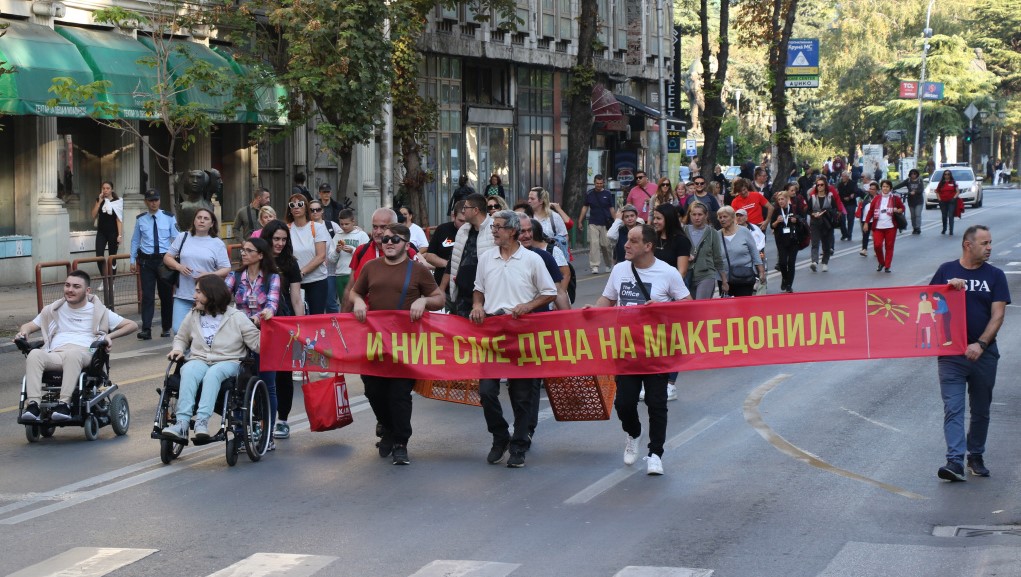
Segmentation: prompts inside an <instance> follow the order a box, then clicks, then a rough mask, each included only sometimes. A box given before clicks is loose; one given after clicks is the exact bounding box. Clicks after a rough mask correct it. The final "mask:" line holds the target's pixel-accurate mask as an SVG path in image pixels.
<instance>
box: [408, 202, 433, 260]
mask: <svg viewBox="0 0 1021 577" xmlns="http://www.w3.org/2000/svg"><path fill="white" fill-rule="evenodd" d="M401 216H403V217H404V226H406V227H408V230H410V231H411V239H410V240H411V242H412V244H414V245H415V248H417V249H418V252H419V253H423V252H425V251H427V250H429V239H428V238H427V237H426V236H425V231H424V230H422V227H420V226H418V225H417V224H415V223H414V220H415V213H413V212H411V210H410V209H409V208H408V207H406V206H402V207H401Z"/></svg>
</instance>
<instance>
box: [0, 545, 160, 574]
mask: <svg viewBox="0 0 1021 577" xmlns="http://www.w3.org/2000/svg"><path fill="white" fill-rule="evenodd" d="M158 550H159V549H119V548H114V547H75V548H74V549H68V550H67V551H64V552H63V553H61V554H60V555H57V556H55V557H50V558H49V559H47V560H45V561H42V562H40V563H36V564H35V565H32V566H31V567H26V568H24V569H22V570H21V571H18V572H16V573H11V574H10V575H8V576H7V577H65V576H70V575H74V576H75V577H101V576H102V575H106V574H108V573H112V572H114V571H116V570H117V569H120V568H121V567H124V566H125V565H130V564H132V563H134V562H135V561H138V560H140V559H144V558H146V557H148V556H149V555H152V554H153V553H155V552H156V551H158Z"/></svg>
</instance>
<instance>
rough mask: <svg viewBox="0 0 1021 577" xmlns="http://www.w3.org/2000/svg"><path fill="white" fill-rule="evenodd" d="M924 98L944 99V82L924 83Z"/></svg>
mask: <svg viewBox="0 0 1021 577" xmlns="http://www.w3.org/2000/svg"><path fill="white" fill-rule="evenodd" d="M922 100H943V83H942V82H925V83H923V84H922Z"/></svg>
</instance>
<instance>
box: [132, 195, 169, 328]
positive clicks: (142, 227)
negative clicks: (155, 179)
mask: <svg viewBox="0 0 1021 577" xmlns="http://www.w3.org/2000/svg"><path fill="white" fill-rule="evenodd" d="M145 206H146V208H148V209H149V210H147V211H146V212H143V213H142V214H139V215H138V217H137V219H136V220H135V231H134V232H133V233H132V235H131V272H138V273H139V276H140V277H141V280H142V330H141V331H140V332H139V333H138V338H139V339H141V340H143V341H147V340H149V339H151V338H152V315H153V312H154V309H155V307H156V291H157V290H158V291H159V295H160V320H161V323H162V326H163V332H162V333H160V336H161V337H169V336H170V335H171V332H170V327H171V325H173V312H174V295H173V292H174V287H172V286H170V285H169V284H167V283H166V282H164V281H163V280H162V279H160V275H159V272H158V271H159V266H160V263H162V262H163V255H164V254H165V253H166V252H167V250H169V249H170V243H171V242H173V241H174V239H175V238H177V235H178V234H179V233H180V231H179V230H178V229H177V219H175V218H174V215H172V214H170V213H169V212H167V211H165V210H160V191H158V190H156V189H155V188H150V189H149V190H147V191H145Z"/></svg>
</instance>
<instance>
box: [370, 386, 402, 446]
mask: <svg viewBox="0 0 1021 577" xmlns="http://www.w3.org/2000/svg"><path fill="white" fill-rule="evenodd" d="M362 383H363V384H364V385H365V398H366V399H368V400H369V406H371V407H372V412H373V413H374V414H375V415H376V421H377V422H378V423H380V424H382V425H383V427H384V428H385V429H386V430H387V432H389V433H390V437H391V438H392V439H393V441H394V443H396V444H398V445H406V444H408V439H410V438H411V389H412V388H414V386H415V380H414V379H397V378H390V377H373V376H370V375H362Z"/></svg>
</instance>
